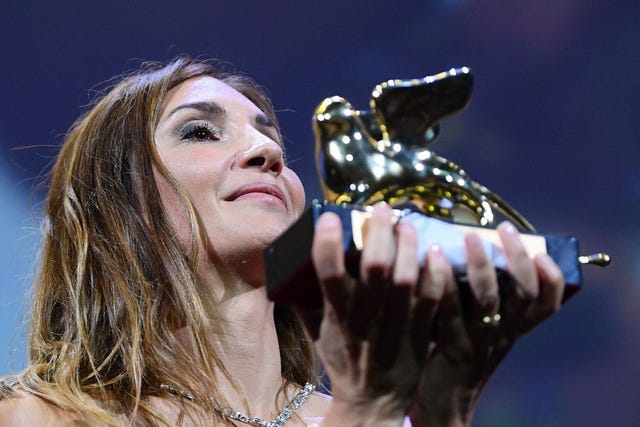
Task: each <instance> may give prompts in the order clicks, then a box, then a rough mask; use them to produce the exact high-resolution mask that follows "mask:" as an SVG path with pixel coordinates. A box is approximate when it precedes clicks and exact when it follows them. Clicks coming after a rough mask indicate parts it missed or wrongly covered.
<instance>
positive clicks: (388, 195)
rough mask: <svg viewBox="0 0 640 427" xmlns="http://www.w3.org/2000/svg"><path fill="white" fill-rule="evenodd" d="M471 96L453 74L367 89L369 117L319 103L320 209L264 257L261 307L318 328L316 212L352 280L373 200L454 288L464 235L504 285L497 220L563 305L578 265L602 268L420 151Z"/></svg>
mask: <svg viewBox="0 0 640 427" xmlns="http://www.w3.org/2000/svg"><path fill="white" fill-rule="evenodd" d="M472 87H473V77H472V74H471V70H470V69H469V68H467V67H463V68H458V69H451V70H449V71H445V72H442V73H439V74H436V75H433V76H427V77H424V78H422V79H411V80H388V81H386V82H384V83H381V84H379V85H377V86H376V87H375V88H374V89H373V92H372V94H371V99H370V102H369V103H370V105H369V106H370V109H369V110H356V109H354V108H353V106H352V105H351V104H350V103H349V102H348V101H347V100H345V99H344V98H342V97H338V96H334V97H331V98H327V99H325V100H324V101H322V103H321V104H320V105H319V106H318V107H317V108H316V111H315V113H314V117H313V128H314V133H315V137H316V166H317V169H318V173H319V177H320V182H321V185H322V189H323V192H324V196H325V201H323V202H320V201H317V200H315V201H313V202H312V203H311V206H310V207H309V208H308V209H307V210H306V211H305V212H304V214H303V215H302V217H301V218H300V219H299V220H298V221H297V222H296V223H295V224H294V225H293V226H291V228H290V229H289V230H287V231H286V232H285V233H284V234H283V235H282V236H281V237H280V238H278V239H277V240H276V241H275V242H274V243H273V244H272V245H271V246H270V247H269V248H267V250H266V251H265V266H266V267H265V268H266V277H267V292H268V296H269V298H270V299H272V300H274V301H276V302H279V303H284V304H290V305H293V306H295V307H297V308H298V309H300V310H303V311H304V312H305V314H306V315H307V317H309V316H311V317H314V316H315V317H316V318H317V320H318V321H319V320H320V318H321V317H319V316H321V313H322V311H321V309H322V296H321V292H320V289H319V286H318V282H317V278H316V277H315V272H314V270H313V266H312V264H311V257H310V253H311V242H312V239H313V233H314V225H315V221H316V220H317V218H318V217H319V216H320V215H321V214H322V213H323V212H325V211H332V212H335V213H337V214H338V215H339V216H340V218H341V219H342V223H343V228H344V248H345V253H346V265H347V268H348V270H349V272H350V273H351V274H352V275H354V276H356V277H357V274H358V271H357V269H358V265H359V253H360V250H361V249H362V243H363V233H364V230H365V223H366V221H367V218H368V216H369V215H370V206H371V205H372V204H374V203H376V202H378V201H385V202H387V203H389V204H390V205H391V206H392V207H393V208H394V215H395V218H396V219H397V220H399V221H402V220H408V221H411V222H412V223H413V224H414V226H415V227H416V229H417V230H418V232H419V248H418V251H419V252H421V253H424V252H425V251H426V249H427V248H428V247H429V245H430V244H431V243H436V242H437V243H439V244H440V245H441V247H443V249H444V250H445V252H446V253H447V256H448V258H449V261H450V262H451V263H452V266H453V268H454V272H455V273H456V278H457V280H458V283H459V284H460V285H461V286H464V283H465V280H466V278H465V273H464V272H465V270H466V268H465V267H466V265H465V255H464V244H463V236H464V233H465V232H466V231H467V230H468V229H469V228H471V227H472V228H473V229H474V230H475V231H477V232H478V233H479V234H480V236H481V237H482V239H483V242H484V246H485V250H486V251H487V254H488V256H489V257H490V259H491V260H492V262H493V263H494V265H495V266H496V268H497V269H498V270H499V272H500V273H501V274H500V276H499V277H500V286H501V289H502V288H503V287H506V286H508V283H509V280H508V274H507V273H506V271H505V270H504V268H506V265H505V260H504V254H503V253H502V250H501V245H500V239H499V238H498V236H497V232H496V231H495V229H494V227H495V225H496V223H497V221H498V219H499V218H500V217H502V218H506V219H508V220H510V221H511V222H513V223H514V224H515V225H516V226H518V227H519V228H520V229H521V230H522V231H523V232H525V234H523V236H522V238H523V242H524V244H525V247H526V248H527V251H528V253H529V255H531V256H534V255H535V254H537V253H540V252H546V253H548V254H549V255H550V256H551V257H552V258H553V259H554V260H555V261H556V263H558V265H559V266H560V268H561V269H562V272H563V274H564V278H565V281H566V284H567V286H566V290H565V295H564V299H565V300H566V299H567V298H569V297H570V296H572V295H573V294H575V292H577V291H578V290H579V289H580V286H581V282H582V274H581V265H582V264H595V265H607V264H608V263H609V262H610V259H609V256H608V255H606V254H604V253H598V254H594V255H589V256H580V255H579V253H578V244H577V240H576V239H575V238H573V237H570V236H555V235H538V234H535V229H534V228H533V226H532V225H531V224H530V223H529V221H527V220H526V219H525V218H524V217H523V216H522V215H521V214H519V213H518V212H517V211H516V210H515V209H513V208H512V207H511V206H510V205H509V204H508V203H507V202H505V201H504V200H503V199H502V198H501V197H499V196H498V195H497V194H495V193H494V192H492V191H490V190H489V189H488V188H487V187H485V186H483V185H481V184H479V183H477V182H475V181H473V180H472V179H470V178H469V176H468V175H467V174H466V173H465V171H464V170H463V169H462V168H460V166H458V165H457V164H455V163H453V162H452V161H450V160H447V159H445V158H443V157H441V156H438V155H437V154H435V153H434V152H433V151H430V150H429V149H428V148H427V147H428V145H429V144H430V143H431V142H433V140H434V139H436V137H437V136H438V134H439V131H440V125H439V122H440V121H441V120H442V119H443V118H444V117H446V116H449V115H451V114H453V113H456V112H458V111H460V110H462V109H463V108H464V107H465V106H466V105H467V103H468V101H469V99H470V97H471V90H472ZM312 332H313V331H312Z"/></svg>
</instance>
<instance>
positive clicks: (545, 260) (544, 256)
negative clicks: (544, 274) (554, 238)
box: [538, 253, 555, 268]
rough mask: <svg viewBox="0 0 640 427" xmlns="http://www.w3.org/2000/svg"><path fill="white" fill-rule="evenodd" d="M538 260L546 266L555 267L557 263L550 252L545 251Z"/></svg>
mask: <svg viewBox="0 0 640 427" xmlns="http://www.w3.org/2000/svg"><path fill="white" fill-rule="evenodd" d="M538 261H539V262H540V263H541V264H542V267H544V268H550V267H553V265H554V264H555V261H554V260H553V258H551V257H550V256H549V254H545V253H541V254H539V255H538Z"/></svg>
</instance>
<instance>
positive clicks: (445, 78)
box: [313, 67, 534, 231]
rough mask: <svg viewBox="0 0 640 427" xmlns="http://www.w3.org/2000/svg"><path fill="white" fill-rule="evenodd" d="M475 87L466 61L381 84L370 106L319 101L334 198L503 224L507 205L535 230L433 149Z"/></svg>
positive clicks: (324, 162)
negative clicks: (442, 124) (444, 122)
mask: <svg viewBox="0 0 640 427" xmlns="http://www.w3.org/2000/svg"><path fill="white" fill-rule="evenodd" d="M472 86H473V78H472V75H471V70H469V68H466V67H463V68H459V69H451V70H449V71H446V72H442V73H439V74H436V75H434V76H427V77H424V78H422V79H411V80H389V81H386V82H384V83H381V84H379V85H377V86H376V87H375V88H374V89H373V92H372V95H371V100H370V107H371V109H370V110H368V111H360V110H356V109H354V108H353V107H352V105H351V104H350V103H349V102H348V101H347V100H345V99H344V98H341V97H338V96H334V97H331V98H327V99H325V100H324V101H323V102H322V103H321V104H320V105H319V106H318V107H317V108H316V111H315V113H314V120H313V127H314V133H315V136H316V161H317V169H318V172H319V174H320V182H321V185H322V188H323V191H324V195H325V198H326V200H327V201H329V202H332V203H336V204H342V203H348V204H357V205H370V204H373V203H375V202H377V201H382V200H384V201H386V202H387V203H389V204H391V205H393V206H398V205H402V204H405V203H411V204H412V205H415V206H417V207H418V209H419V210H420V211H421V212H423V213H424V214H426V215H429V216H432V217H437V218H442V219H448V220H452V221H454V222H458V223H471V224H480V225H483V226H492V225H495V222H496V215H495V212H500V213H501V214H502V215H504V216H505V217H506V218H508V219H510V220H511V221H512V222H514V223H515V224H517V225H519V226H520V227H521V228H523V229H525V230H528V231H534V228H533V226H532V225H531V224H530V223H529V222H528V221H527V220H526V219H525V218H524V217H523V216H522V215H520V214H519V213H518V212H517V211H516V210H515V209H513V208H512V207H511V206H509V204H508V203H506V202H505V201H504V200H503V199H502V198H500V197H499V196H498V195H497V194H495V193H493V192H492V191H490V190H489V189H488V188H486V187H485V186H483V185H481V184H479V183H477V182H475V181H473V180H471V179H470V178H469V176H468V175H467V174H466V173H465V172H464V170H462V169H461V168H460V167H459V166H458V165H457V164H455V163H453V162H451V161H449V160H447V159H445V158H443V157H441V156H438V155H437V154H435V153H434V152H432V151H430V150H428V149H427V148H426V147H427V145H428V144H429V143H430V142H432V141H433V140H434V139H435V138H436V137H437V135H438V133H439V124H438V122H439V121H440V120H441V119H442V118H444V117H446V116H448V115H450V114H452V113H455V112H457V111H459V110H461V109H463V108H464V107H465V106H466V104H467V102H468V101H469V98H470V96H471V90H472Z"/></svg>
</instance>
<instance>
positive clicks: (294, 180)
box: [282, 167, 305, 215]
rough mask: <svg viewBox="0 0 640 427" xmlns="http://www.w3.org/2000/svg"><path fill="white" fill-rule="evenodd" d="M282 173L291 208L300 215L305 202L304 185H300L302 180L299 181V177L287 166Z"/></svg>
mask: <svg viewBox="0 0 640 427" xmlns="http://www.w3.org/2000/svg"><path fill="white" fill-rule="evenodd" d="M282 174H283V175H284V176H285V178H286V180H287V185H288V187H289V194H290V195H291V203H292V205H293V210H294V212H295V213H296V215H300V214H302V210H303V209H304V204H305V195H304V187H303V186H302V182H301V181H300V178H298V175H296V173H295V172H294V171H292V170H291V169H289V168H287V167H285V168H284V170H283V172H282Z"/></svg>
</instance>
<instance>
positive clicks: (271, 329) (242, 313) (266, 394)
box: [180, 276, 291, 418]
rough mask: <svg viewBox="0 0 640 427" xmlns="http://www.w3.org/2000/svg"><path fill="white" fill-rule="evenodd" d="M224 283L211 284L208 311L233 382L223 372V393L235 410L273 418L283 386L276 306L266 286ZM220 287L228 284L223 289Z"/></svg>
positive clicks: (213, 340) (217, 348)
mask: <svg viewBox="0 0 640 427" xmlns="http://www.w3.org/2000/svg"><path fill="white" fill-rule="evenodd" d="M225 279H226V280H220V278H219V276H218V280H215V281H213V282H216V283H217V284H211V283H209V285H210V289H212V290H214V292H215V294H216V295H215V296H214V298H213V300H214V301H213V302H210V306H209V307H207V309H208V311H209V318H210V319H214V320H213V321H212V324H213V326H212V329H211V331H210V336H209V339H210V342H211V343H212V344H213V345H214V346H215V351H216V353H217V355H218V357H219V360H220V363H221V365H222V366H224V367H225V369H226V371H227V373H228V375H229V377H230V378H229V377H227V375H225V373H224V371H223V370H222V369H220V370H218V372H217V378H218V384H219V387H220V392H221V394H222V395H223V396H225V397H226V400H227V402H228V404H229V405H230V406H231V408H232V409H233V410H238V411H248V412H250V413H251V414H252V415H253V416H258V417H265V418H269V417H271V416H272V415H274V411H275V406H276V400H275V399H276V396H277V394H278V391H279V390H280V389H281V387H282V385H283V379H282V375H281V361H280V352H279V346H278V338H277V334H276V328H275V322H274V319H273V308H274V304H273V303H272V302H270V301H268V299H267V297H266V289H265V287H264V286H261V287H254V286H252V285H248V284H246V283H245V282H243V281H242V280H239V279H235V280H230V278H229V277H226V278H225ZM207 282H211V281H207ZM221 282H222V283H225V284H224V285H223V286H220V283H221ZM211 286H213V287H211ZM221 289H222V292H221V291H220V290H221ZM180 335H181V337H183V338H184V337H186V336H188V334H180ZM183 342H184V341H183ZM289 394H291V393H287V395H289ZM285 400H286V399H285ZM283 401H284V400H282V399H279V400H278V402H277V404H278V405H281V404H282V402H283Z"/></svg>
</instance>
